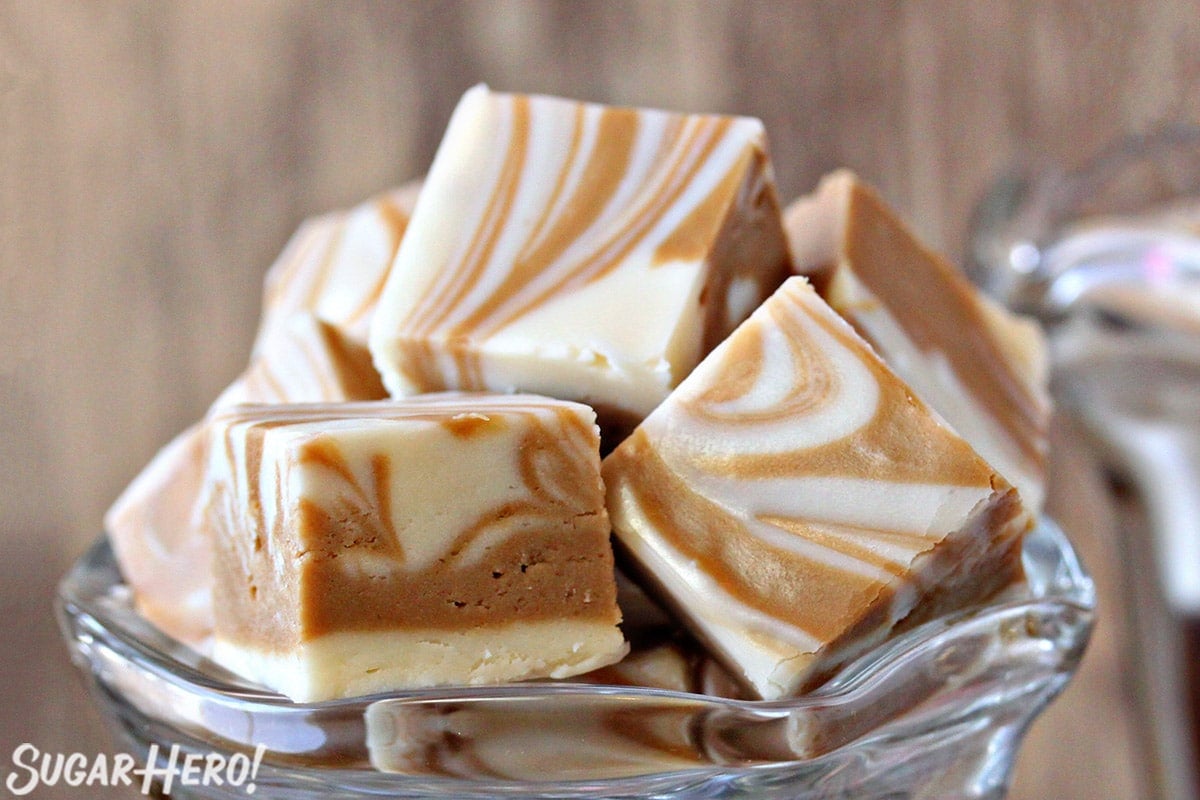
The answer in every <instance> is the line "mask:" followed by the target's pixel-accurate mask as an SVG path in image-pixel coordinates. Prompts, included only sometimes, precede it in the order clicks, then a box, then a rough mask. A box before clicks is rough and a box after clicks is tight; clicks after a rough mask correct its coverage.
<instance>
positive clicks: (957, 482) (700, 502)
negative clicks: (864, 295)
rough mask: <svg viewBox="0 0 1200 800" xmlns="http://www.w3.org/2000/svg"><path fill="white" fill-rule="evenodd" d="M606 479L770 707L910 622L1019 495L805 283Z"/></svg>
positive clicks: (720, 353)
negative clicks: (825, 662) (936, 555)
mask: <svg viewBox="0 0 1200 800" xmlns="http://www.w3.org/2000/svg"><path fill="white" fill-rule="evenodd" d="M604 474H605V480H606V483H607V484H608V488H609V505H610V513H611V514H612V516H613V521H614V527H615V530H616V533H617V535H618V538H619V539H620V540H621V542H622V543H623V545H624V546H625V548H626V549H627V550H628V551H629V552H630V554H631V555H632V556H633V557H634V559H635V561H636V562H638V564H639V565H640V567H641V568H642V569H643V570H645V571H646V572H647V573H648V574H650V575H651V577H652V580H654V581H655V582H657V583H659V584H661V585H662V588H663V589H664V590H665V592H666V593H667V594H668V595H670V596H671V597H672V599H673V602H674V604H675V605H676V606H677V607H679V609H680V610H681V612H682V613H683V614H684V615H685V616H686V617H688V618H691V619H692V620H693V621H694V623H695V626H696V627H697V628H698V631H697V632H698V633H699V634H700V635H701V636H702V637H703V638H705V639H706V640H707V641H708V642H709V643H710V644H711V645H713V646H714V648H715V649H716V650H717V651H718V652H722V653H724V654H725V658H726V660H727V661H731V662H734V664H735V665H736V666H737V669H738V671H739V672H740V673H741V674H744V675H745V676H746V678H747V680H749V681H750V682H751V683H753V684H754V685H755V688H757V689H758V690H759V692H760V693H762V694H764V696H766V695H770V694H773V693H775V694H777V693H781V692H787V691H791V690H794V689H795V688H796V687H797V686H798V685H799V684H800V683H802V682H803V681H804V680H805V678H803V677H799V676H798V674H799V673H803V672H804V665H805V664H806V663H808V662H811V661H813V660H814V659H815V658H817V657H818V656H819V655H820V654H822V653H823V652H824V651H826V650H834V649H847V651H849V650H852V649H853V648H854V647H855V646H862V643H863V642H864V641H867V640H868V639H870V637H873V636H874V637H877V636H878V635H879V633H880V632H881V631H884V632H885V631H886V630H887V629H889V628H890V627H891V626H892V625H893V624H895V622H897V621H898V620H899V619H901V618H903V617H904V616H905V615H906V614H907V613H908V612H909V611H910V610H911V609H912V608H913V606H914V604H915V603H916V602H917V601H918V599H919V598H920V597H921V596H922V595H923V594H925V593H926V592H928V591H931V590H932V588H933V584H934V583H935V582H936V580H937V579H938V577H939V574H937V573H936V572H933V571H930V570H928V569H924V568H923V566H922V565H923V564H924V563H925V562H924V561H923V557H924V556H926V555H928V554H930V553H932V552H933V551H935V550H936V549H937V548H939V547H940V546H944V543H945V542H947V541H949V540H951V539H953V538H954V537H956V536H958V535H959V534H960V532H961V531H963V530H966V529H970V528H971V526H972V525H973V520H974V519H975V518H976V517H977V516H978V515H979V514H980V513H981V511H982V510H983V509H985V508H987V507H988V506H989V505H990V504H992V503H994V502H996V501H997V498H999V497H1001V496H1002V495H1004V494H1005V492H1006V491H1007V489H1008V487H1007V485H1006V484H1005V483H1004V482H1003V480H1002V479H1000V478H999V477H998V476H996V475H995V474H994V473H993V471H992V470H991V468H990V467H988V465H987V464H986V463H985V462H983V461H982V459H980V458H979V457H978V456H977V455H976V454H975V453H974V451H972V450H971V449H970V447H969V446H968V445H967V444H966V443H965V442H963V440H962V439H961V438H959V437H958V436H957V435H956V434H954V433H953V432H952V431H951V430H950V429H949V428H947V427H946V426H945V425H944V424H942V423H941V421H940V420H939V419H938V418H937V417H936V416H935V415H934V414H933V413H932V412H931V411H930V410H929V409H928V408H927V407H925V406H924V404H923V403H921V402H920V401H919V400H917V399H916V398H915V397H913V395H912V394H911V392H910V391H909V390H908V389H907V387H906V386H905V385H904V384H903V383H902V382H901V381H899V379H897V378H896V377H895V376H894V375H892V374H891V373H890V372H889V371H888V370H887V368H886V367H884V366H883V364H882V362H880V361H879V359H878V358H877V357H876V356H875V354H874V352H873V351H872V350H871V349H870V348H869V346H867V345H866V344H865V343H864V342H863V341H862V340H861V339H859V338H858V337H857V335H856V334H854V333H853V332H852V331H851V330H850V328H849V327H848V326H847V325H846V324H845V323H844V322H843V321H842V320H840V319H839V318H838V317H837V316H836V315H835V314H834V313H833V312H832V311H831V310H830V309H829V308H828V307H827V306H825V304H824V303H823V302H822V301H821V300H820V299H819V298H817V296H816V294H815V293H814V292H813V291H812V289H811V288H810V287H809V286H808V285H807V284H806V283H805V282H804V281H803V279H800V278H795V279H792V280H789V281H788V283H786V284H785V285H784V287H783V288H781V289H780V290H779V291H778V292H776V294H775V295H774V296H773V297H772V298H771V299H770V300H769V301H768V302H767V303H766V304H765V305H764V306H763V307H762V308H761V309H759V310H758V311H757V312H755V314H754V315H753V316H752V317H751V318H750V319H749V320H748V321H747V322H746V323H744V324H743V325H742V326H741V327H740V328H739V329H738V330H737V331H736V332H735V333H734V335H733V336H732V337H730V339H729V340H727V342H726V343H725V344H723V345H722V346H720V347H719V348H717V349H716V350H715V351H714V352H713V353H712V354H711V355H710V356H709V358H707V359H706V360H705V361H704V362H703V363H701V365H700V366H699V367H697V369H696V370H695V371H694V372H693V373H692V375H691V376H690V377H689V378H688V379H687V380H685V381H684V382H683V384H681V386H680V387H679V389H678V390H677V391H676V392H675V394H673V395H672V396H671V397H670V398H669V399H668V400H667V401H666V402H665V403H664V404H663V405H662V406H660V407H659V409H657V410H656V411H655V412H654V413H653V414H652V415H651V416H650V417H649V418H648V419H647V420H646V421H645V422H644V423H643V424H642V426H641V428H640V429H639V430H638V431H637V432H636V433H635V434H634V435H633V436H632V437H631V438H630V439H629V440H628V441H627V442H625V443H624V444H622V445H621V447H619V448H618V449H617V450H616V451H615V452H614V454H613V455H611V456H609V458H608V459H607V460H606V462H605V466H604ZM1014 514H1017V515H1019V509H1017V510H1016V511H1015V512H1014ZM1008 522H1009V520H1007V519H1002V520H1000V521H999V523H998V527H999V528H1000V529H1001V530H998V531H991V530H979V531H976V532H974V533H973V534H972V535H975V536H979V537H990V536H995V537H996V538H997V541H999V540H1001V539H1004V538H1006V537H1008V536H1010V535H1011V533H1012V530H1010V529H1009V528H1008V527H1006V526H1007V525H1008ZM1022 524H1024V523H1018V524H1016V526H1015V528H1013V530H1019V529H1020V527H1021V525H1022ZM997 546H999V545H997ZM982 549H983V550H987V549H989V548H988V547H987V546H984V547H983V548H982ZM941 566H942V565H939V567H938V568H939V569H940V568H941ZM822 657H823V656H822ZM791 672H795V673H797V674H796V675H789V673H791Z"/></svg>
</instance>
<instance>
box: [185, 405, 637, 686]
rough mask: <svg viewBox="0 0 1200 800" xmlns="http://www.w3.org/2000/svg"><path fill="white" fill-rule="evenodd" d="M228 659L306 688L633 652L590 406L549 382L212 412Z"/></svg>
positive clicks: (496, 670) (559, 671)
mask: <svg viewBox="0 0 1200 800" xmlns="http://www.w3.org/2000/svg"><path fill="white" fill-rule="evenodd" d="M209 431H210V447H209V452H210V458H209V463H208V472H207V476H206V481H205V486H206V489H205V500H204V506H205V509H206V520H207V524H208V525H209V527H210V529H211V533H212V537H213V540H214V542H215V543H216V552H217V557H216V560H215V586H214V611H215V617H216V632H215V636H214V648H213V654H214V658H215V659H216V660H218V661H219V662H220V663H222V664H224V665H226V666H227V667H229V668H230V669H232V670H234V671H235V672H238V673H240V674H241V675H244V676H246V677H247V678H250V679H252V680H255V681H258V682H260V683H262V684H265V685H266V686H269V687H271V688H273V689H275V690H277V691H280V692H282V693H283V694H286V695H287V696H289V697H291V698H293V699H294V700H297V701H316V700H324V699H330V698H337V697H347V696H352V695H362V694H370V693H374V692H379V691H385V690H395V689H402V688H409V687H417V686H430V685H437V684H450V683H454V684H477V683H495V682H501V681H512V680H520V679H525V678H540V677H554V678H561V677H568V676H571V675H575V674H578V673H582V672H586V671H588V670H590V669H594V668H596V667H599V666H602V665H604V664H608V663H611V662H614V661H616V660H618V659H620V658H621V657H622V656H623V655H624V654H625V652H626V649H627V648H626V645H625V641H624V638H623V636H622V635H621V632H620V630H619V629H618V627H617V624H618V623H619V622H620V612H619V610H618V608H617V604H616V585H615V581H614V578H613V557H612V548H611V545H610V542H609V527H608V518H607V514H606V512H605V509H604V492H603V486H602V483H601V481H600V472H599V469H600V457H599V433H598V430H597V428H596V425H595V415H594V413H593V412H592V411H591V409H589V408H587V407H586V406H582V405H579V404H576V403H567V402H563V401H558V400H551V399H548V398H540V397H532V396H522V395H504V396H486V395H485V396H479V395H470V396H466V395H453V394H452V395H426V396H422V397H417V398H410V399H408V400H406V401H402V402H381V403H344V404H315V405H312V404H310V405H304V404H301V405H291V406H239V407H237V408H236V409H233V410H231V411H230V412H228V413H225V414H222V415H219V416H217V417H215V418H214V420H213V421H212V423H211V425H210V428H209Z"/></svg>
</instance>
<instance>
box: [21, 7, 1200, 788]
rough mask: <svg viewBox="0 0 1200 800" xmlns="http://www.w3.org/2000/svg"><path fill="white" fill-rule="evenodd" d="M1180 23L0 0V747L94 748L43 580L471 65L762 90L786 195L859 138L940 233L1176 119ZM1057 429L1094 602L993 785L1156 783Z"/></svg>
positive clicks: (57, 569)
mask: <svg viewBox="0 0 1200 800" xmlns="http://www.w3.org/2000/svg"><path fill="white" fill-rule="evenodd" d="M1197 41H1200V13H1197V7H1196V5H1195V3H1194V0H1186V1H1184V0H1162V1H1161V2H1150V1H1148V2H1138V3H1128V2H1125V0H1079V1H1078V2H994V1H993V0H981V1H980V2H955V1H954V0H946V1H945V2H937V1H931V2H901V1H900V0H895V1H892V2H860V3H842V2H803V3H783V2H605V3H600V2H525V1H524V0H518V1H514V2H397V3H376V2H341V3H336V4H334V3H330V4H324V3H315V2H276V1H274V0H256V1H255V2H249V3H247V2H233V1H232V0H209V1H208V2H204V3H191V4H183V3H174V2H148V1H147V2H89V3H72V2H57V1H43V0H0V329H2V336H3V340H2V343H0V410H2V414H0V465H2V466H0V470H2V474H3V484H2V490H3V491H0V576H2V581H3V582H2V584H0V597H2V598H3V603H4V606H3V615H2V620H3V621H2V622H0V625H2V626H3V627H2V628H0V631H2V632H3V639H2V640H0V641H2V642H3V645H2V646H0V670H2V671H0V772H6V771H7V765H8V760H9V756H10V753H11V751H12V747H13V746H14V745H15V744H16V743H18V742H24V741H28V742H33V743H35V744H37V745H38V746H39V747H40V748H42V749H44V750H65V751H72V750H81V751H87V752H95V751H97V750H101V749H111V748H112V747H113V745H112V744H111V743H110V742H109V741H108V740H107V739H106V738H105V737H104V734H103V732H102V731H101V729H100V727H99V723H98V721H97V718H96V716H95V714H94V712H92V711H91V709H90V707H89V706H88V705H87V704H86V701H85V700H84V699H83V697H82V693H81V692H80V691H79V689H78V685H77V683H76V682H75V680H74V678H73V676H72V674H71V672H70V667H69V664H68V663H67V659H66V655H65V651H64V649H63V648H62V646H61V645H60V644H59V642H58V639H57V633H56V631H55V630H54V628H53V623H52V618H51V615H50V597H51V594H52V590H53V585H54V582H55V580H57V577H58V575H59V574H61V572H62V570H63V569H64V568H65V567H66V565H67V564H68V563H69V561H70V560H71V559H72V558H73V557H74V556H76V555H77V554H78V553H79V552H80V551H81V549H82V548H83V547H84V546H85V544H86V543H87V542H89V541H90V540H91V539H93V538H94V537H95V536H96V535H97V534H98V532H99V528H100V516H101V514H102V513H103V511H104V509H105V508H106V507H107V505H108V504H109V503H110V502H111V500H112V499H113V498H114V497H115V495H116V494H117V492H118V491H119V490H120V489H121V488H122V487H123V486H124V484H125V483H126V482H127V481H128V480H129V479H130V478H131V477H132V476H133V475H134V474H135V473H136V471H137V470H138V469H139V468H140V467H141V466H142V464H144V463H145V461H146V460H147V459H148V458H149V457H150V456H151V454H152V453H153V452H154V451H155V450H156V449H157V448H158V447H159V446H161V445H162V444H163V443H165V442H166V441H167V440H168V438H169V437H170V436H171V435H172V434H174V433H175V432H177V431H178V430H181V429H182V428H183V427H185V426H186V425H187V424H188V423H190V422H191V421H192V420H194V419H196V418H197V417H198V416H199V415H200V414H201V413H202V412H203V410H204V409H205V407H206V406H207V405H208V403H209V402H210V401H211V400H212V399H213V397H215V395H216V394H217V393H218V392H219V390H220V389H221V388H222V387H224V386H225V385H226V384H227V383H228V382H229V381H230V380H231V379H232V378H233V377H234V376H235V375H236V374H237V373H238V372H239V371H240V369H241V368H242V366H243V364H244V363H245V360H246V357H247V351H248V347H249V343H250V338H251V335H252V332H253V330H254V326H255V322H256V317H257V310H258V303H259V295H260V287H261V281H262V276H263V272H264V271H265V269H266V267H267V266H268V265H269V264H270V262H271V260H272V258H273V257H274V255H275V254H276V253H277V252H278V251H279V249H280V248H281V247H282V245H283V243H284V241H285V240H286V238H287V236H288V235H289V234H290V233H291V231H292V230H293V229H294V228H295V227H296V225H297V224H298V223H299V222H300V220H301V219H303V218H304V217H305V216H308V215H311V214H314V213H317V212H320V211H324V210H327V209H331V208H335V207H340V206H345V205H348V204H351V203H353V202H355V201H357V200H359V199H362V198H365V197H366V196H368V195H370V194H372V193H374V192H377V191H379V190H381V189H384V188H386V187H389V186H393V185H396V184H398V183H400V182H402V181H404V180H407V179H408V178H411V177H413V176H416V175H419V174H421V173H422V172H423V171H424V170H425V169H426V167H427V165H428V163H429V160H430V158H431V156H432V154H433V151H434V148H435V147H436V144H437V142H438V140H439V138H440V135H441V132H442V130H443V128H444V126H445V123H446V121H447V119H448V117H449V114H450V111H451V109H452V107H453V105H454V103H455V102H456V100H457V98H458V96H459V95H460V94H461V92H462V91H463V90H464V89H466V88H467V87H468V86H470V85H472V84H473V83H475V82H478V81H486V82H488V83H490V84H491V85H493V86H495V87H497V88H503V89H511V90H524V91H539V92H549V93H555V94H562V95H567V96H572V97H578V98H585V99H591V100H597V101H604V102H614V103H622V104H645V105H657V106H665V107H671V108H676V109H682V110H703V111H712V112H729V113H741V114H751V115H755V116H758V117H761V118H762V119H763V120H764V122H765V123H766V126H767V130H768V134H769V137H770V139H771V146H772V150H773V153H774V156H775V167H776V171H777V176H778V181H779V185H780V187H781V189H782V192H783V194H784V195H785V197H789V198H790V197H792V196H795V195H797V194H799V193H801V192H804V191H807V190H808V189H810V188H811V187H812V186H813V185H814V183H815V181H816V180H817V178H818V177H819V176H820V175H821V174H822V173H824V172H825V171H827V170H829V169H831V168H833V167H836V166H841V165H847V166H850V167H853V168H855V169H857V170H858V171H859V172H860V173H861V174H863V175H864V176H865V177H866V178H868V179H869V180H871V181H873V182H874V183H876V184H877V185H878V186H879V187H880V189H881V190H882V191H883V193H884V194H885V195H886V196H887V197H888V198H889V199H890V200H892V201H893V202H894V203H895V204H896V205H897V206H898V207H899V208H900V209H901V210H902V211H903V212H904V214H905V215H906V216H907V217H908V218H909V219H910V220H911V221H912V222H913V223H914V225H915V226H916V227H917V229H918V230H919V231H920V232H921V233H923V234H924V235H925V236H927V237H928V239H929V240H930V241H931V242H933V243H934V244H936V245H937V246H939V247H942V248H944V249H945V250H946V251H947V252H949V253H950V254H951V255H952V256H955V257H959V256H961V254H962V253H963V252H964V246H965V242H966V238H967V235H968V222H969V217H970V211H971V209H972V206H973V205H974V204H975V202H976V201H977V200H978V198H979V197H980V195H981V193H982V192H983V191H984V189H985V188H986V187H987V186H988V184H989V182H990V181H992V180H993V179H994V178H995V177H996V176H997V175H998V174H999V173H1000V172H1001V171H1003V170H1004V169H1005V168H1006V167H1008V166H1009V165H1011V164H1013V163H1014V162H1015V161H1017V160H1020V159H1030V158H1033V159H1045V160H1047V161H1048V162H1060V163H1070V162H1072V161H1075V160H1077V159H1079V158H1081V157H1083V156H1085V155H1087V154H1088V153H1090V152H1091V151H1094V150H1095V149H1097V148H1098V147H1100V146H1101V145H1102V144H1103V143H1105V142H1107V141H1108V140H1110V139H1111V138H1112V137H1114V136H1116V135H1118V134H1121V133H1125V132H1131V131H1145V130H1149V129H1152V128H1154V127H1155V126H1157V125H1160V124H1162V123H1165V122H1168V121H1172V120H1180V119H1187V120H1195V119H1196V118H1197V117H1198V115H1200V48H1198V47H1197V46H1196V42H1197ZM1059 438H1060V440H1061V441H1060V448H1059V455H1058V456H1057V462H1056V472H1055V474H1056V481H1055V493H1056V494H1055V500H1054V506H1053V507H1054V508H1055V509H1056V510H1058V511H1059V512H1060V514H1061V515H1062V516H1063V517H1064V520H1065V522H1066V523H1067V527H1068V530H1069V532H1070V533H1071V535H1072V536H1073V537H1074V539H1075V541H1076V542H1077V544H1078V546H1079V547H1080V549H1081V551H1083V552H1084V555H1085V557H1086V558H1087V559H1088V561H1089V564H1090V565H1091V567H1092V568H1093V570H1095V572H1096V574H1097V578H1098V581H1099V583H1100V587H1101V597H1102V601H1103V604H1104V605H1103V615H1102V619H1101V624H1100V626H1099V629H1098V630H1097V634H1096V639H1095V641H1094V643H1093V646H1092V648H1091V650H1090V652H1089V655H1088V658H1087V661H1086V664H1085V667H1084V670H1083V671H1082V673H1081V674H1080V675H1079V676H1078V678H1077V679H1076V681H1075V682H1074V683H1073V684H1072V686H1071V688H1070V689H1069V690H1068V691H1067V693H1066V695H1065V696H1064V697H1063V698H1062V699H1061V700H1060V701H1059V702H1058V703H1056V704H1055V706H1054V707H1053V708H1052V709H1051V711H1050V712H1049V713H1048V714H1046V715H1045V717H1043V719H1042V720H1041V721H1040V722H1039V723H1038V724H1037V725H1036V726H1035V728H1034V729H1033V731H1032V734H1031V737H1030V740H1029V742H1028V744H1027V746H1026V748H1025V751H1024V753H1023V755H1022V760H1021V763H1020V767H1019V770H1018V774H1017V777H1016V783H1015V786H1014V789H1013V791H1012V797H1014V798H1060V799H1062V800H1068V799H1070V798H1080V799H1081V800H1082V799H1083V798H1088V800H1096V799H1097V798H1133V797H1148V796H1151V794H1149V793H1150V792H1151V791H1152V790H1153V788H1154V787H1152V786H1148V785H1147V783H1146V780H1145V779H1144V778H1143V777H1142V776H1144V775H1145V774H1147V773H1146V771H1145V769H1144V768H1143V765H1144V763H1145V758H1146V756H1145V754H1144V753H1143V752H1142V751H1141V750H1140V749H1139V745H1138V741H1139V738H1138V728H1137V725H1136V724H1135V721H1136V719H1137V711H1136V708H1135V706H1134V703H1133V694H1132V693H1131V691H1130V687H1129V682H1128V671H1127V667H1126V664H1127V660H1126V658H1125V648H1126V646H1127V644H1128V641H1127V639H1128V637H1127V636H1126V633H1127V632H1126V631H1124V630H1123V628H1122V619H1123V618H1122V615H1121V614H1120V613H1119V609H1120V608H1121V602H1122V596H1121V588H1120V583H1121V581H1120V579H1119V569H1118V564H1117V563H1116V560H1115V556H1114V550H1113V541H1114V537H1116V536H1118V535H1119V533H1120V532H1119V531H1116V530H1113V529H1112V528H1113V526H1112V525H1111V523H1110V522H1109V520H1111V515H1106V513H1105V511H1104V501H1105V496H1104V493H1105V487H1104V485H1103V483H1102V482H1101V481H1100V480H1099V478H1098V477H1097V474H1096V470H1095V468H1094V467H1093V466H1091V465H1090V464H1089V462H1088V461H1087V459H1086V457H1085V455H1083V454H1081V453H1080V452H1078V449H1077V448H1075V447H1074V445H1073V442H1072V441H1071V440H1070V437H1069V436H1066V435H1065V434H1064V435H1060V437H1059ZM100 794H101V793H99V792H92V793H91V794H89V796H100ZM37 796H41V797H50V796H54V794H53V793H52V792H47V793H43V794H39V795H37ZM64 796H69V794H68V795H64Z"/></svg>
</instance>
